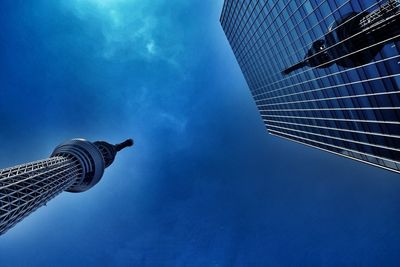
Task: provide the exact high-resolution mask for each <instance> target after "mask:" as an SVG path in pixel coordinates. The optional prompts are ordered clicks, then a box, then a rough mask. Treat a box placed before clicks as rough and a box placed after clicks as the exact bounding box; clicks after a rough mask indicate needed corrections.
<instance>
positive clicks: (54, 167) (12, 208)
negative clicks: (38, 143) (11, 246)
mask: <svg viewBox="0 0 400 267" xmlns="http://www.w3.org/2000/svg"><path fill="white" fill-rule="evenodd" d="M132 145H133V140H132V139H128V140H126V141H125V142H123V143H121V144H117V145H112V144H109V143H107V142H103V141H98V142H93V143H92V142H89V141H87V140H84V139H73V140H70V141H68V142H65V143H63V144H61V145H59V146H57V147H56V148H55V150H54V151H53V153H52V154H51V156H50V157H49V158H47V159H44V160H39V161H34V162H30V163H26V164H22V165H18V166H15V167H11V168H7V169H0V235H2V234H4V233H5V232H6V231H7V230H9V229H10V228H11V227H13V226H14V225H15V224H16V223H18V222H19V221H21V220H22V219H23V218H25V217H26V216H28V215H29V214H30V213H32V212H33V211H35V210H36V209H37V208H39V207H41V206H43V205H45V204H46V203H47V201H49V200H50V199H52V198H53V197H55V196H56V195H58V194H60V193H61V192H63V191H68V192H83V191H86V190H88V189H90V188H92V187H93V186H94V185H95V184H97V183H98V182H99V181H100V179H101V177H102V176H103V173H104V169H105V168H107V167H108V166H110V165H111V164H112V163H113V161H114V159H115V156H116V154H117V152H118V151H120V150H122V149H124V148H125V147H129V146H132Z"/></svg>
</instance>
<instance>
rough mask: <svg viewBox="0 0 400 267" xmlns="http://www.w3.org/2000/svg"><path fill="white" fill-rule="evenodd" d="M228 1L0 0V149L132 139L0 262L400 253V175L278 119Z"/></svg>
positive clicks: (45, 211) (346, 257) (340, 261)
mask: <svg viewBox="0 0 400 267" xmlns="http://www.w3.org/2000/svg"><path fill="white" fill-rule="evenodd" d="M221 7H222V1H221V0H218V1H212V0H205V1H187V0H174V1H161V0H154V1H144V0H130V1H128V0H62V1H51V0H37V1H22V0H8V1H3V2H2V4H1V9H0V12H1V14H0V23H1V25H2V31H1V32H0V59H1V63H2V64H1V65H0V68H1V71H0V88H1V89H0V121H1V124H2V127H1V131H0V141H1V143H2V149H1V150H0V163H1V166H2V167H8V166H12V165H15V164H17V163H23V162H27V161H31V160H37V159H41V158H46V157H47V156H48V155H50V153H51V152H52V149H53V148H54V147H55V146H56V145H57V144H59V143H61V142H63V141H65V140H67V139H71V138H75V137H84V138H87V139H90V140H99V139H104V140H106V141H110V142H119V141H121V140H124V139H125V138H128V137H132V138H134V139H135V141H136V144H135V147H134V148H132V149H129V150H125V151H123V152H121V153H120V154H119V155H118V157H117V159H116V161H115V163H114V164H113V165H112V166H111V167H110V168H109V169H107V171H106V173H105V175H104V177H103V179H102V181H101V182H100V183H99V184H98V185H97V186H96V187H94V188H93V189H91V190H90V191H88V192H85V193H82V194H70V193H63V194H61V195H59V196H58V197H57V198H55V199H54V200H52V201H51V202H49V203H48V205H47V207H43V208H41V209H39V210H38V211H37V212H35V213H34V214H32V215H31V216H29V217H28V218H27V219H26V220H24V221H23V222H21V223H20V224H18V225H17V226H16V227H14V228H13V229H12V230H10V231H9V232H8V233H7V234H6V235H4V236H2V237H1V238H0V266H2V267H3V266H5V267H8V266H10V267H11V266H12V267H14V266H298V265H307V266H310V265H323V266H338V265H343V266H346V265H348V266H351V265H353V266H354V265H364V266H365V265H370V266H379V265H380V266H383V265H385V266H390V265H393V266H395V265H396V264H395V263H396V262H398V261H399V260H400V256H399V254H398V249H399V240H400V230H399V227H398V225H399V224H400V212H399V211H400V204H399V203H400V194H399V192H400V179H399V177H398V175H396V174H393V173H390V172H387V171H384V170H379V169H377V168H374V167H370V166H366V165H363V164H360V163H356V162H353V161H351V160H348V159H342V158H339V157H337V156H334V155H330V154H327V153H324V152H320V151H317V150H314V149H311V148H307V147H303V146H301V145H299V144H294V143H291V142H288V141H285V140H281V139H278V138H276V137H272V136H269V135H267V133H266V130H265V127H264V125H263V123H262V121H261V119H260V118H259V114H258V111H257V109H256V107H255V105H254V102H253V100H252V98H251V95H250V92H249V90H248V88H247V85H246V83H245V81H244V79H243V76H242V74H241V72H240V69H239V67H238V65H237V63H236V61H235V58H234V56H233V54H232V52H231V49H230V47H229V45H228V43H227V41H226V39H225V36H224V34H223V32H222V29H221V27H220V25H219V21H218V19H219V15H220V11H221Z"/></svg>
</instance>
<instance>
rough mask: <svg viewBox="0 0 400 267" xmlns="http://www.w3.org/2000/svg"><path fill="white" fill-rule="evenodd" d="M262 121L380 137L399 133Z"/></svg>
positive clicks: (271, 121)
mask: <svg viewBox="0 0 400 267" xmlns="http://www.w3.org/2000/svg"><path fill="white" fill-rule="evenodd" d="M263 121H264V122H268V123H279V124H290V125H295V126H302V127H311V128H316V129H325V130H331V131H343V132H350V133H357V134H368V135H373V136H382V137H389V138H400V136H399V135H390V134H383V133H375V132H367V131H365V132H363V131H357V130H350V129H343V128H335V127H326V126H321V125H314V124H303V123H294V122H286V121H277V120H267V119H263ZM266 125H267V126H269V125H270V124H266Z"/></svg>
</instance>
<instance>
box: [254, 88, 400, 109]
mask: <svg viewBox="0 0 400 267" xmlns="http://www.w3.org/2000/svg"><path fill="white" fill-rule="evenodd" d="M391 94H400V91H391V92H382V93H372V94H361V95H348V96H337V97H328V98H317V99H309V100H299V101H292V102H280V103H273V104H263V105H257V106H258V107H265V106H277V105H290V104H300V103H309V102H319V101H330V100H338V99H348V98H358V97H370V96H380V95H391Z"/></svg>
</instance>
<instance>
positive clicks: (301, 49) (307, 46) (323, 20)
mask: <svg viewBox="0 0 400 267" xmlns="http://www.w3.org/2000/svg"><path fill="white" fill-rule="evenodd" d="M383 1H384V0H381V1H380V2H383ZM378 3H379V2H377V3H375V4H373V5H371V6H370V7H368V8H366V9H365V10H364V11H366V10H368V9H370V8H372V7H374V6H375V5H377V4H378ZM346 4H347V3H346ZM341 7H342V6H339V8H341ZM337 10H338V8H337V9H335V10H334V11H332V12H331V13H330V14H329V15H333V14H334V12H336V11H337ZM361 14H362V13H359V14H357V15H355V16H354V17H352V18H350V19H349V20H348V21H346V22H345V23H343V24H341V25H340V26H339V25H338V26H336V27H335V28H332V29H331V31H334V30H336V29H338V28H339V27H342V26H343V25H346V24H347V23H349V22H350V21H352V20H353V19H355V18H356V17H358V16H360V15H361ZM303 21H305V18H303V20H302V21H301V22H303ZM322 22H325V18H324V19H322V20H320V21H319V22H318V23H317V24H316V25H314V27H315V26H317V25H320V24H321V23H322ZM314 27H312V28H314ZM306 33H308V31H306V32H303V33H302V34H301V35H300V38H301V37H303V36H304V35H305V34H306ZM324 36H325V34H323V35H321V36H320V37H318V38H317V39H320V38H323V37H324ZM300 38H298V39H300ZM294 42H295V41H293V42H291V43H290V44H289V45H288V46H291V45H292V44H294ZM264 44H265V43H264ZM264 44H262V46H263V45H264ZM312 44H313V42H311V43H309V44H308V45H306V46H304V47H302V48H300V49H298V50H296V51H295V52H294V53H292V54H289V55H288V56H287V57H286V59H289V58H290V57H291V56H293V55H297V54H298V52H300V51H304V49H306V50H307V49H309V47H310V46H311V45H312ZM262 46H261V47H260V49H261V48H262ZM270 50H271V49H269V50H267V51H266V52H265V53H263V54H262V55H261V56H263V55H265V54H266V53H267V52H269V51H270ZM258 51H260V50H258ZM250 58H251V57H250ZM250 58H249V60H250ZM249 60H247V61H246V62H244V63H247V62H248V61H249ZM274 76H276V73H275V74H272V75H271V76H270V77H274Z"/></svg>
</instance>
